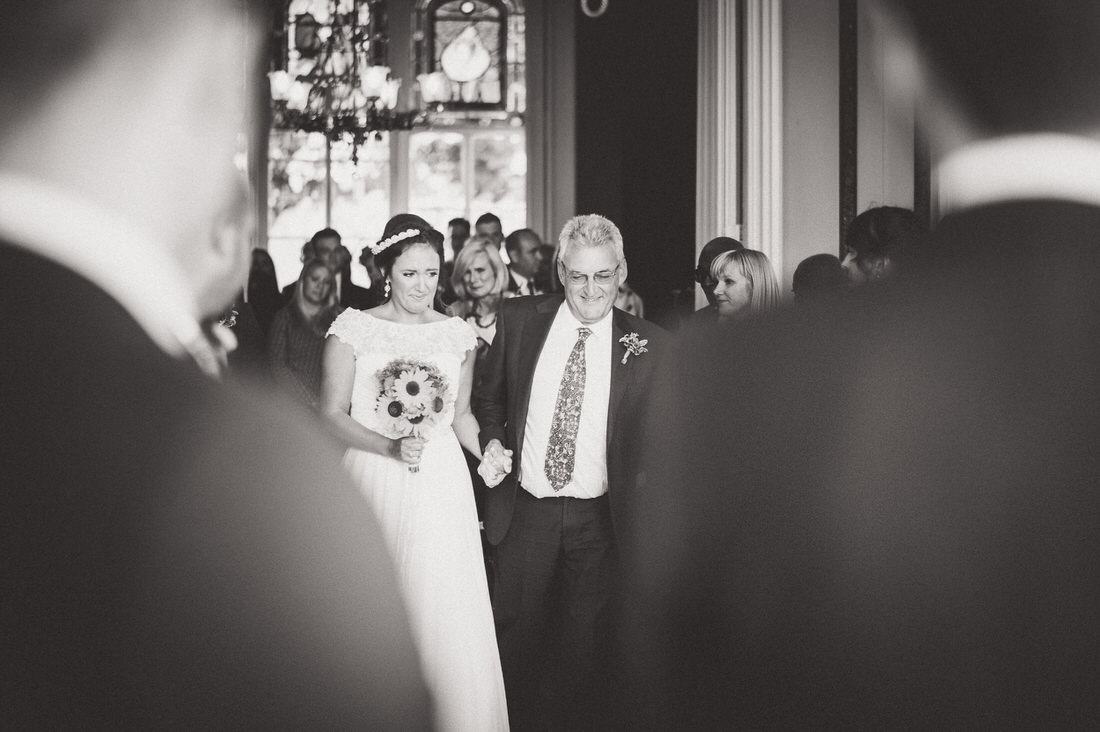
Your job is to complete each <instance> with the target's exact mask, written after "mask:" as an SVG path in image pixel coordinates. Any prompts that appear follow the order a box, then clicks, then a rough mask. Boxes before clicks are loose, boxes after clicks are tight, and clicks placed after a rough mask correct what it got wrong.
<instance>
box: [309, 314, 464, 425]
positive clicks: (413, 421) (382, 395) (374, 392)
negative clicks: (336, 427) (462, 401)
mask: <svg viewBox="0 0 1100 732" xmlns="http://www.w3.org/2000/svg"><path fill="white" fill-rule="evenodd" d="M328 335H330V336H335V337H337V338H339V339H340V340H341V341H343V342H344V343H346V344H348V345H349V346H351V348H352V350H353V351H354V353H355V383H354V386H353V389H352V395H351V416H352V418H353V419H354V420H356V421H357V422H359V423H360V424H362V425H364V426H365V427H367V428H368V429H371V430H374V431H375V432H378V433H380V434H384V435H386V436H387V437H402V436H405V435H408V434H413V433H414V432H415V433H417V434H420V435H422V436H424V437H428V438H430V437H431V436H432V434H434V432H435V431H436V430H439V429H443V428H446V427H449V426H450V424H451V420H452V418H453V417H454V403H455V398H456V396H457V394H458V381H459V375H460V371H461V366H462V361H463V359H464V358H465V357H466V352H467V351H470V350H473V349H474V348H476V347H477V338H476V337H475V336H474V333H473V330H472V329H471V328H470V326H469V324H467V323H466V322H465V321H463V320H462V319H460V318H448V319H447V320H439V321H436V322H433V323H422V324H406V323H391V322H390V321H388V320H381V319H379V318H376V317H374V316H373V315H370V314H368V313H365V312H363V311H361V310H350V309H349V310H345V311H344V312H343V313H342V314H341V315H340V317H338V318H337V319H336V320H335V321H334V322H333V323H332V326H331V327H330V328H329V330H328Z"/></svg>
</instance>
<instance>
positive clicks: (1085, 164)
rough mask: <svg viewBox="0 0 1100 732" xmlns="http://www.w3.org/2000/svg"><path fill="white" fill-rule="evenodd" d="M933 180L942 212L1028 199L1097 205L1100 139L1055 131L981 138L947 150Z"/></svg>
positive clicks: (1099, 176) (1099, 182)
mask: <svg viewBox="0 0 1100 732" xmlns="http://www.w3.org/2000/svg"><path fill="white" fill-rule="evenodd" d="M937 183H938V186H939V190H940V201H941V209H942V211H943V213H945V214H946V213H950V212H952V211H957V210H960V209H967V208H973V207H976V206H981V205H985V204H990V203H996V202H999V201H1013V200H1016V201H1019V200H1028V199H1030V200H1034V199H1059V200H1066V201H1075V202H1078V203H1087V204H1093V205H1100V142H1097V141H1096V140H1093V139H1090V138H1088V137H1081V136H1077V135H1067V134H1059V133H1036V134H1026V135H1010V136H1006V137H998V138H994V139H991V140H983V141H981V142H976V143H972V144H969V145H965V146H963V147H961V148H959V149H958V150H956V151H954V152H952V153H950V154H949V155H947V156H946V157H945V158H944V159H943V161H942V162H941V163H940V165H939V167H938V170H937Z"/></svg>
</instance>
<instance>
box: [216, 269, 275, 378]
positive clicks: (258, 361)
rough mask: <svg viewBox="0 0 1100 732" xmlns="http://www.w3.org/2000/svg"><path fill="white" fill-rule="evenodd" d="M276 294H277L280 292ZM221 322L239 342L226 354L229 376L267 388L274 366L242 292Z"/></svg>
mask: <svg viewBox="0 0 1100 732" xmlns="http://www.w3.org/2000/svg"><path fill="white" fill-rule="evenodd" d="M253 251H254V252H255V251H256V250H253ZM275 292H276V294H277V293H278V290H276V291H275ZM219 321H220V324H221V325H223V326H224V327H225V328H228V329H229V331H230V332H231V333H232V334H233V336H234V338H235V339H236V347H235V348H232V349H230V350H229V353H228V354H227V355H226V374H227V375H229V376H231V377H233V378H236V379H242V380H245V381H248V382H251V383H252V385H253V386H264V385H267V383H268V382H269V381H270V380H271V367H270V366H269V365H268V360H267V336H266V335H265V334H264V332H263V328H262V327H261V326H260V322H259V320H258V319H257V318H256V314H255V309H254V308H253V307H252V304H251V303H249V302H247V301H245V299H244V291H243V290H242V291H241V292H240V293H239V294H238V295H237V299H236V300H234V301H233V304H232V305H230V306H229V308H228V309H227V310H226V311H225V312H224V313H222V316H221V318H220V319H219Z"/></svg>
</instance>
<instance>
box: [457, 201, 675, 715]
mask: <svg viewBox="0 0 1100 732" xmlns="http://www.w3.org/2000/svg"><path fill="white" fill-rule="evenodd" d="M560 246H561V257H560V259H559V264H558V267H559V274H560V276H561V279H562V281H563V282H564V283H565V295H564V297H563V296H561V295H542V296H534V297H522V298H513V299H509V300H505V301H504V302H503V304H502V308H501V312H500V316H499V319H498V320H497V333H496V338H495V339H494V341H493V345H492V347H491V348H490V350H489V354H488V358H487V364H486V371H485V378H484V380H483V381H482V383H481V385H480V386H479V388H478V389H477V390H476V394H475V399H474V408H475V411H476V413H477V417H478V421H479V424H480V425H481V441H482V445H483V447H484V449H485V453H486V455H487V459H488V460H489V461H490V462H492V461H494V460H496V461H499V462H500V463H501V464H504V465H507V464H508V462H509V460H508V456H509V452H508V451H510V458H511V460H510V463H511V464H510V465H509V466H508V467H509V468H510V469H509V470H508V471H507V475H506V476H505V477H504V479H503V483H501V484H500V485H499V486H497V487H495V488H492V489H491V490H490V491H489V493H488V497H487V507H486V519H485V530H486V535H487V537H488V540H489V541H490V543H492V544H493V545H494V546H495V564H494V566H495V572H496V578H495V584H494V588H493V611H494V615H495V617H496V622H497V636H498V640H499V644H500V652H501V661H502V666H503V670H504V682H505V686H506V688H507V692H508V706H509V713H510V718H511V721H512V725H513V728H514V729H519V730H524V729H540V728H545V725H547V724H550V725H551V726H552V727H555V728H556V727H559V726H564V727H566V728H573V727H577V728H589V727H591V728H599V726H600V723H599V721H598V720H597V719H595V718H593V717H592V716H590V715H591V714H593V713H594V712H595V709H596V707H597V705H598V704H599V703H600V702H606V697H605V696H604V694H605V693H606V692H605V690H604V689H603V686H604V685H605V684H606V683H607V678H606V676H604V675H601V673H600V672H601V670H602V669H601V665H600V661H601V660H603V658H604V655H603V653H602V648H601V645H600V644H601V642H604V641H606V639H607V636H608V633H609V627H608V624H607V621H608V609H609V607H608V605H609V600H610V593H611V589H612V581H613V577H614V567H615V561H616V535H617V534H618V533H619V532H620V531H628V530H629V528H628V527H629V525H630V520H631V516H630V512H629V508H630V498H631V496H630V493H631V490H632V489H633V487H634V483H635V481H636V479H637V476H638V474H639V467H640V455H638V453H637V452H636V447H637V444H638V440H637V437H638V435H637V427H638V424H639V422H640V416H641V413H642V409H643V404H644V400H645V397H646V395H647V393H648V389H649V386H650V383H649V382H650V377H651V375H652V374H653V372H654V366H655V364H656V361H657V358H658V355H657V354H660V353H661V349H662V347H663V345H664V332H663V331H662V330H661V329H660V328H658V327H656V326H654V325H652V324H650V323H647V322H645V321H643V320H640V319H638V318H635V317H633V316H630V315H627V314H626V313H623V312H622V311H619V310H615V309H614V308H613V303H614V301H615V294H616V292H617V290H618V287H619V285H620V284H621V283H622V281H623V280H624V279H625V278H626V273H627V270H626V259H625V257H624V256H623V245H622V235H621V234H620V233H619V230H618V228H617V227H616V226H615V225H614V224H613V223H611V222H610V221H608V220H607V219H605V218H603V217H602V216H596V215H590V216H578V217H576V218H574V219H573V220H571V221H570V222H569V223H567V224H566V226H565V228H564V229H563V231H562V233H561V237H560ZM651 352H656V354H655V353H651Z"/></svg>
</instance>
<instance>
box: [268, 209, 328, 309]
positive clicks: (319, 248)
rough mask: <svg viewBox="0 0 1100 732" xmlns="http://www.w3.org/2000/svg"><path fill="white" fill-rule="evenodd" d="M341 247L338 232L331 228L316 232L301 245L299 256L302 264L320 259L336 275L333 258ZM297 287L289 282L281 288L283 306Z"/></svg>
mask: <svg viewBox="0 0 1100 732" xmlns="http://www.w3.org/2000/svg"><path fill="white" fill-rule="evenodd" d="M340 246H341V237H340V232H338V231H337V230H336V229H332V228H328V227H326V228H324V229H321V230H320V231H317V232H315V233H314V234H313V236H311V237H310V238H309V240H308V241H306V242H305V243H304V244H302V253H301V255H300V256H299V259H300V260H301V262H302V264H305V263H306V262H308V261H309V260H311V259H320V260H321V261H323V262H325V263H326V264H328V265H329V269H331V270H332V271H333V274H335V273H336V271H337V269H338V265H339V262H338V260H337V258H336V257H335V256H334V255H335V254H336V250H337V249H339V248H340ZM296 286H297V283H296V282H291V283H290V284H289V285H287V286H286V287H284V288H283V290H282V296H283V305H286V304H287V303H288V302H290V298H291V297H292V296H293V295H294V288H295V287H296Z"/></svg>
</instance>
